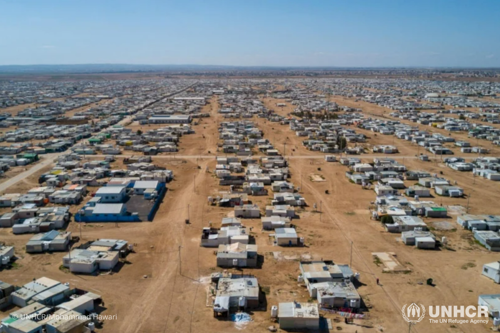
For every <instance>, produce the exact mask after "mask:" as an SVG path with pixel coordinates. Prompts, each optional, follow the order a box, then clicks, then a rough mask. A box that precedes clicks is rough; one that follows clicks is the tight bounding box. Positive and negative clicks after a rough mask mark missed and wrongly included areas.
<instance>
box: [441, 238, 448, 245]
mask: <svg viewBox="0 0 500 333" xmlns="http://www.w3.org/2000/svg"><path fill="white" fill-rule="evenodd" d="M441 243H443V245H446V244H448V238H446V236H443V238H441Z"/></svg>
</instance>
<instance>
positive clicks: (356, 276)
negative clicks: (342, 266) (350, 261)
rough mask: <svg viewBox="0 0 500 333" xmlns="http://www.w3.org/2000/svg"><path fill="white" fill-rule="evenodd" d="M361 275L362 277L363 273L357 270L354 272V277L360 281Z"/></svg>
mask: <svg viewBox="0 0 500 333" xmlns="http://www.w3.org/2000/svg"><path fill="white" fill-rule="evenodd" d="M360 277H361V275H360V274H359V273H358V272H356V273H355V274H354V278H355V279H356V280H358V281H359V278H360Z"/></svg>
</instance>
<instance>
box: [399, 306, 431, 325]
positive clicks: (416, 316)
mask: <svg viewBox="0 0 500 333" xmlns="http://www.w3.org/2000/svg"><path fill="white" fill-rule="evenodd" d="M401 313H402V314H403V318H404V320H406V321H407V322H409V323H411V324H416V323H419V322H421V321H422V319H424V317H425V306H423V305H422V304H420V305H418V304H416V303H411V304H410V305H409V306H408V307H407V306H406V304H405V305H403V309H402V311H401Z"/></svg>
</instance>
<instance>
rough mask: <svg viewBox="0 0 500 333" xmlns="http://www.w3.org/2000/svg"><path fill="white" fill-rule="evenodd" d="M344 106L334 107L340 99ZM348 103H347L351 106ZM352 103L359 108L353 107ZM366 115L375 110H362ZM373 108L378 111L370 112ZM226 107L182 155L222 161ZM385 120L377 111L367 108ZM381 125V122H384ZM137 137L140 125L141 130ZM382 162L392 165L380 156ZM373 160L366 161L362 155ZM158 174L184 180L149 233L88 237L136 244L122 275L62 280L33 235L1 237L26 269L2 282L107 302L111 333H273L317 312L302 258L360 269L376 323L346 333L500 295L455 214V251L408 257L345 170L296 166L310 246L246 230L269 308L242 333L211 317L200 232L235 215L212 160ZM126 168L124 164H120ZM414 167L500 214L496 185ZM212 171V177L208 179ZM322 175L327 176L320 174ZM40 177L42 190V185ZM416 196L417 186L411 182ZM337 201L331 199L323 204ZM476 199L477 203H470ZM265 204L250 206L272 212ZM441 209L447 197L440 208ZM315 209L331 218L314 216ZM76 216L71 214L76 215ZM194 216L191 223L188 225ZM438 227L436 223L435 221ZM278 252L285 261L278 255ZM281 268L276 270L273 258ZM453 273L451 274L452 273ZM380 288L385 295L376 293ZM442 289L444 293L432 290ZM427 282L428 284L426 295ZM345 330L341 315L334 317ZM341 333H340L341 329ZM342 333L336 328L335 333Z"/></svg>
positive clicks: (210, 258)
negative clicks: (293, 313)
mask: <svg viewBox="0 0 500 333" xmlns="http://www.w3.org/2000/svg"><path fill="white" fill-rule="evenodd" d="M335 99H336V98H335ZM276 101H277V100H272V99H266V100H265V103H266V105H267V106H268V107H269V108H272V109H274V110H275V111H276V112H278V113H280V114H287V113H288V112H290V111H291V109H293V107H292V106H290V105H287V107H285V108H283V109H281V108H278V107H276V106H275V103H276ZM347 102H348V101H347V100H346V101H341V100H339V104H341V105H348V104H347ZM353 103H354V102H353ZM363 107H365V106H364V105H363ZM366 108H368V106H366ZM217 109H218V102H217V100H212V101H211V103H210V104H209V105H208V106H207V110H208V111H207V112H210V113H211V118H208V119H203V120H202V121H201V122H200V124H199V125H195V126H193V128H194V129H195V131H196V133H195V134H192V135H186V136H184V137H183V138H182V139H181V142H180V149H181V151H180V153H179V154H183V155H195V156H196V155H202V154H203V155H207V154H209V151H210V154H213V155H214V157H215V155H216V153H217V151H216V149H217V142H218V132H217V127H218V124H219V122H220V121H224V120H223V118H222V117H221V116H220V115H219V114H218V113H217ZM367 111H368V112H373V113H374V114H376V113H377V112H380V111H377V110H373V111H372V110H371V109H367ZM382 114H383V113H382ZM252 120H253V121H255V122H256V123H257V124H258V126H259V127H260V128H261V129H262V130H263V131H264V134H265V137H266V138H268V139H270V140H271V142H273V143H274V145H275V147H276V148H277V149H278V150H280V151H281V152H282V153H284V150H285V143H286V156H292V154H293V155H294V156H296V155H317V153H315V152H310V151H307V150H306V149H305V148H304V147H303V146H302V143H301V142H302V140H303V138H298V137H296V136H295V133H293V132H292V131H291V130H290V129H289V127H288V126H285V125H280V124H278V123H270V122H268V121H266V120H264V119H261V118H253V119H252ZM131 126H134V125H133V124H132V125H131ZM392 140H393V139H392V137H383V136H377V137H374V136H371V135H370V139H369V140H368V143H369V144H372V145H373V144H379V143H391V142H392ZM395 144H396V145H397V146H398V147H399V148H400V150H401V151H402V152H401V154H408V155H410V156H413V155H415V154H417V147H416V146H412V145H410V144H408V145H403V144H402V141H400V140H397V141H396V143H395ZM380 156H383V155H380ZM361 158H363V156H361ZM153 161H154V163H156V164H158V165H162V166H165V167H167V168H169V169H172V170H173V171H174V174H175V180H174V181H173V182H171V183H169V184H167V187H168V192H167V194H166V196H165V199H164V202H163V204H162V205H161V206H160V209H159V210H158V212H157V214H156V217H155V219H154V221H153V222H143V223H119V224H114V223H108V224H106V223H92V224H84V225H83V226H82V227H81V235H82V241H87V240H91V239H96V238H119V239H125V240H127V241H129V242H130V243H134V244H136V246H135V251H136V252H135V253H133V254H131V255H129V257H128V258H127V262H126V263H123V264H121V265H120V266H119V268H118V269H117V270H116V271H115V272H113V273H112V274H103V275H99V276H86V275H73V274H69V273H66V272H64V271H62V270H60V269H59V266H60V265H61V261H62V257H63V255H64V253H53V254H41V255H27V254H26V253H25V252H24V248H23V247H24V245H25V243H26V241H27V240H28V239H29V238H30V237H31V236H30V235H22V236H14V235H12V234H11V233H10V231H9V230H8V229H3V230H0V239H1V240H2V241H4V242H6V243H7V244H14V245H15V246H16V251H17V255H18V257H19V259H18V260H17V262H16V263H17V265H16V267H15V268H12V269H10V270H4V271H2V272H0V276H1V280H3V281H6V282H9V283H13V284H24V283H26V282H28V281H31V279H32V278H33V277H38V276H48V277H50V278H53V279H56V280H60V281H63V282H70V283H71V285H72V286H75V287H78V288H82V289H87V290H89V291H93V292H96V293H99V294H101V295H102V296H103V299H104V301H105V308H106V310H105V312H104V314H108V315H109V314H116V315H117V316H118V320H109V321H107V322H106V323H105V325H104V328H103V329H102V330H101V331H102V332H127V333H128V332H188V331H189V332H235V331H237V330H239V329H245V331H248V332H264V331H266V328H267V327H268V326H270V325H272V324H274V323H273V322H272V321H271V320H270V307H271V306H272V305H276V304H278V303H279V302H281V301H292V300H297V301H308V299H309V295H308V293H307V292H306V290H305V288H303V287H301V286H299V285H298V283H297V276H298V274H299V267H298V260H300V258H301V256H303V258H314V259H321V258H323V259H332V260H333V261H335V262H336V263H346V264H349V263H350V262H351V246H352V267H353V270H354V271H356V272H359V273H360V274H361V282H362V283H363V285H362V286H361V287H360V288H359V290H358V291H359V293H360V294H361V296H362V297H363V300H364V302H365V303H366V304H367V305H368V306H369V311H368V318H367V319H365V320H356V321H355V325H348V326H346V325H344V323H343V321H342V322H339V323H337V322H334V328H336V327H340V328H341V330H342V332H360V333H361V332H380V331H381V329H383V331H384V332H406V331H407V330H408V326H407V323H406V322H405V321H403V319H402V317H401V307H402V306H403V305H404V304H409V303H412V302H417V303H419V302H422V303H425V304H450V305H454V304H458V305H461V304H466V305H469V304H472V305H474V304H477V297H478V295H479V294H483V293H498V286H497V285H495V284H494V283H493V282H492V281H490V280H488V279H486V278H484V277H482V276H481V273H480V272H481V267H482V265H483V264H484V263H487V262H492V261H495V260H497V259H498V256H497V254H495V253H490V252H487V251H486V250H485V249H483V248H482V247H480V246H478V245H477V244H475V243H474V242H473V241H472V240H471V233H470V232H468V231H463V230H461V229H459V228H457V226H458V225H457V224H456V222H455V220H456V217H455V216H453V215H450V217H449V218H448V219H445V220H446V221H450V222H451V224H452V225H453V227H454V229H452V230H449V231H443V230H435V233H436V235H437V236H438V238H440V237H441V236H447V237H448V239H449V250H447V249H442V250H436V251H423V250H417V249H415V248H413V247H410V246H405V245H404V244H402V243H401V242H400V241H399V240H398V239H397V238H398V237H399V235H398V234H390V233H387V232H385V231H384V229H383V227H382V226H381V224H380V223H379V222H376V221H373V220H370V217H369V216H370V214H369V208H370V202H371V201H374V199H375V193H374V192H373V191H370V190H363V189H361V187H360V186H357V185H354V184H351V183H349V181H348V180H347V178H346V177H345V175H344V173H345V171H346V170H347V169H346V167H344V166H341V165H340V164H338V163H326V162H324V160H322V159H307V158H304V159H290V168H291V171H292V178H291V181H292V182H293V183H294V184H295V185H296V186H300V187H301V193H302V195H303V196H304V197H305V198H306V201H307V203H308V205H309V207H306V208H305V209H304V210H302V211H300V212H299V213H300V219H297V220H294V221H293V223H294V224H295V225H296V227H297V229H298V233H299V235H300V236H302V237H305V243H306V246H305V247H301V248H285V247H283V248H281V247H275V246H272V244H271V242H270V241H269V237H268V234H269V233H268V232H262V231H261V229H260V220H257V219H255V220H253V219H250V220H245V221H244V223H245V225H247V226H251V227H252V226H253V227H254V228H253V236H254V237H255V240H256V243H257V245H259V253H260V254H261V255H263V256H264V264H263V267H262V268H261V269H245V270H244V273H245V274H254V275H255V276H256V277H257V278H258V279H259V283H260V285H261V287H263V290H264V291H265V293H266V303H267V307H266V309H265V311H264V310H262V311H255V312H254V313H253V316H252V317H253V322H251V323H248V324H247V325H246V326H244V327H237V326H236V325H235V324H234V323H232V322H228V321H219V320H216V319H214V318H213V317H212V310H211V308H210V307H209V306H207V287H208V280H209V279H208V277H209V275H210V274H211V273H213V272H216V271H219V270H220V269H219V268H217V267H215V255H214V249H207V248H201V247H200V246H199V244H200V235H201V229H202V227H204V226H208V222H209V221H212V222H213V224H214V225H215V226H218V224H219V223H220V220H221V218H222V217H224V216H226V215H227V214H230V213H231V212H232V209H230V208H220V207H212V206H209V205H208V204H207V200H206V199H207V196H209V195H213V194H214V193H215V192H216V191H219V190H227V187H226V188H223V187H220V186H218V181H217V179H216V178H215V176H214V175H213V173H212V172H211V171H213V169H214V167H215V160H214V159H186V160H182V159H179V158H176V159H172V160H169V159H165V158H163V159H162V158H156V159H155V158H154V157H153ZM116 163H117V164H116V166H117V167H118V166H120V163H121V162H119V161H118V162H116ZM404 164H406V165H407V166H408V167H409V168H418V169H424V170H428V171H431V172H438V171H443V173H444V176H445V177H447V178H448V179H450V180H453V181H455V180H456V181H458V184H459V186H462V187H463V188H464V189H465V192H466V193H467V194H469V196H470V194H472V195H471V196H470V208H469V210H470V212H471V213H491V214H500V207H499V206H496V202H498V201H499V200H500V191H499V190H498V184H496V183H494V182H490V181H488V180H485V179H482V178H476V179H474V178H472V175H471V174H470V173H460V172H457V171H454V170H451V169H449V168H447V167H445V166H444V165H443V164H442V163H440V161H439V160H438V161H433V162H421V161H418V160H416V159H407V160H405V161H404ZM207 168H208V171H207ZM318 168H320V169H321V170H319V169H318ZM312 174H318V175H321V176H323V177H324V178H325V181H324V182H320V183H318V182H312V181H311V180H310V175H312ZM32 178H33V179H32ZM32 178H28V179H26V181H23V182H22V183H19V184H17V185H16V186H14V187H12V188H10V189H9V192H10V191H13V192H16V191H20V190H27V189H29V188H31V187H32V186H36V184H35V183H36V179H37V178H38V176H37V175H33V177H32ZM407 185H411V183H408V184H407ZM325 190H329V193H330V194H328V195H327V194H325ZM472 191H475V192H472ZM271 195H272V192H271V191H270V194H269V196H267V197H250V198H251V199H252V201H254V202H256V203H258V204H259V205H260V207H262V208H263V207H264V206H265V204H266V203H267V202H269V200H270V197H271ZM434 200H435V201H436V202H441V197H439V198H435V199H434ZM467 201H468V198H465V199H450V198H443V199H442V204H443V205H462V206H466V205H467ZM314 203H317V204H318V207H321V212H318V211H315V210H314V209H313V208H312V206H313V204H314ZM73 209H76V207H75V208H73ZM73 209H72V210H73ZM188 215H189V217H190V220H191V224H189V225H186V224H185V223H184V220H185V219H186V218H187V217H188ZM426 222H428V223H429V225H430V226H431V227H432V228H434V224H433V220H426ZM68 230H70V231H72V232H74V233H75V234H77V235H79V233H80V225H78V224H77V223H75V222H71V223H70V225H69V226H68ZM276 252H280V253H276ZM372 252H395V253H396V254H397V258H398V260H399V261H400V262H401V263H402V264H403V265H406V266H408V267H410V268H411V270H412V272H411V273H409V274H386V273H382V267H379V266H377V264H376V263H375V262H374V261H373V259H372V255H371V253H372ZM275 258H278V259H275ZM443 267H446V269H443ZM377 277H378V278H380V281H381V286H377V285H376V283H375V280H376V278H377ZM429 277H431V278H433V279H434V282H435V284H436V285H435V287H430V286H426V285H425V280H426V279H427V278H429ZM422 282H424V283H423V284H421V283H422ZM325 316H326V317H328V318H332V319H335V316H334V315H331V314H325ZM486 327H487V326H481V325H470V326H467V325H461V326H459V327H456V328H453V327H451V326H450V325H447V324H432V325H431V324H429V323H426V322H422V323H419V324H418V325H417V326H416V327H414V328H413V329H412V331H413V332H480V331H486V329H487V328H486ZM336 330H337V331H339V329H336ZM334 331H335V329H334Z"/></svg>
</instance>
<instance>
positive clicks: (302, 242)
mask: <svg viewBox="0 0 500 333" xmlns="http://www.w3.org/2000/svg"><path fill="white" fill-rule="evenodd" d="M300 244H302V245H304V237H300Z"/></svg>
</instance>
